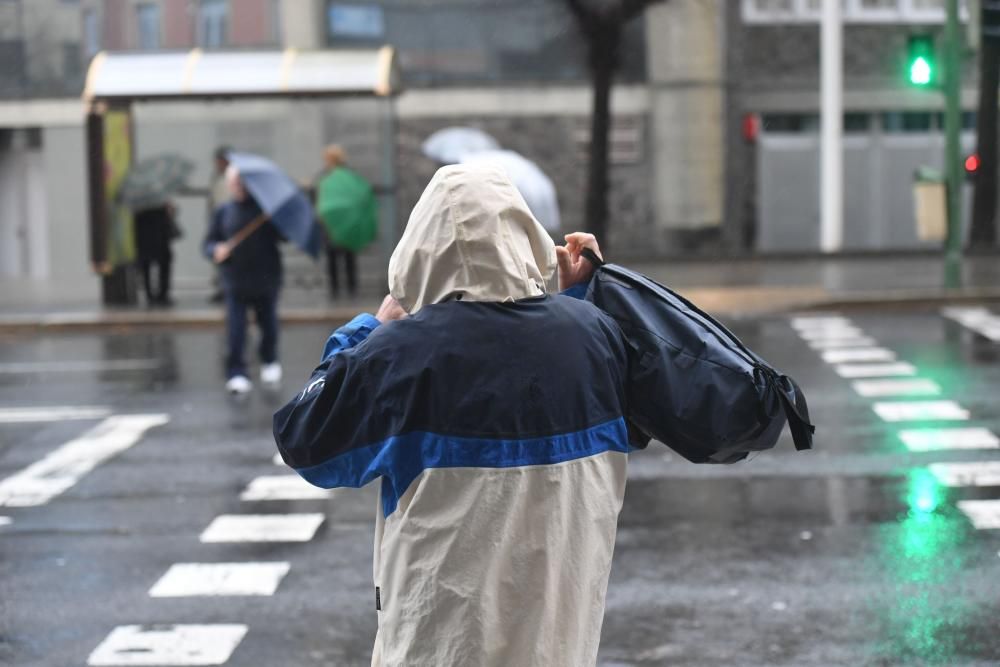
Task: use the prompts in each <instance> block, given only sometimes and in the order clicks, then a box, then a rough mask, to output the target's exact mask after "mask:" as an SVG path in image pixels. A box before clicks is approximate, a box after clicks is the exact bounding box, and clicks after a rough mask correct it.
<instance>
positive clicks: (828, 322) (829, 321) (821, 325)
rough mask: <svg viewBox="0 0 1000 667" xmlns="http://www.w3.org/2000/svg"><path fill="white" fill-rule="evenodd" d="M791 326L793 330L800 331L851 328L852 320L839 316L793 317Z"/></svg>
mask: <svg viewBox="0 0 1000 667" xmlns="http://www.w3.org/2000/svg"><path fill="white" fill-rule="evenodd" d="M791 325H792V328H793V329H800V330H803V331H805V330H814V329H832V328H836V327H841V328H843V327H849V326H852V323H851V320H849V319H847V318H846V317H841V316H839V315H818V316H816V317H808V316H802V317H793V318H792V320H791Z"/></svg>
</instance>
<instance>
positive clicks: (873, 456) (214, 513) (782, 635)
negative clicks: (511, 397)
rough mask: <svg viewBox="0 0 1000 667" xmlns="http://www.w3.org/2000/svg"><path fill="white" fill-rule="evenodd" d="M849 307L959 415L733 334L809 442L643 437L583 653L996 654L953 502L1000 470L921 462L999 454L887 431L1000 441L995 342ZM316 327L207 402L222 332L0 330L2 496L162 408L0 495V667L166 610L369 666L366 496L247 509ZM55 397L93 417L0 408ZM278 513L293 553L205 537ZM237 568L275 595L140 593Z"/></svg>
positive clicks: (56, 662) (995, 581) (980, 544)
mask: <svg viewBox="0 0 1000 667" xmlns="http://www.w3.org/2000/svg"><path fill="white" fill-rule="evenodd" d="M849 317H850V320H851V322H850V323H849V324H850V325H853V326H855V327H857V328H858V329H860V330H861V333H858V334H854V336H855V338H856V337H857V336H861V335H867V336H870V337H872V338H873V339H875V341H876V342H875V344H874V345H871V346H862V348H861V349H870V348H871V347H879V348H883V349H887V350H889V351H890V353H891V354H892V355H893V356H894V357H895V359H894V362H897V363H898V362H907V363H910V364H912V365H913V366H914V367H915V368H914V372H915V373H916V377H918V378H920V379H924V380H928V379H929V380H931V382H932V383H934V384H935V385H936V387H937V388H938V389H939V390H940V393H939V395H935V396H929V397H922V398H920V400H935V401H947V400H950V401H954V402H955V403H957V404H958V408H959V409H963V410H966V411H968V417H969V418H968V419H967V420H958V421H942V420H940V419H931V420H928V421H921V420H919V419H915V418H913V417H912V416H910V417H907V418H906V419H904V420H903V421H900V422H889V421H885V420H884V419H883V418H880V417H879V416H878V415H877V414H876V413H875V411H874V410H873V405H874V404H875V403H876V402H879V401H913V400H917V398H916V397H913V396H910V397H902V396H892V397H887V398H873V397H865V396H861V395H859V393H858V391H857V389H856V388H855V387H854V386H853V385H852V382H854V380H851V379H846V378H843V377H840V375H838V372H837V370H838V369H837V365H836V364H831V363H826V362H824V361H823V359H822V358H821V355H822V351H819V350H814V349H812V348H810V346H809V345H808V344H807V343H806V342H805V340H803V337H802V335H801V334H800V333H798V332H797V331H796V329H794V328H793V327H792V326H791V323H790V320H789V318H770V319H763V320H757V321H743V322H738V323H734V324H733V328H734V330H735V331H736V332H737V333H738V334H739V335H741V336H742V338H743V339H744V341H745V342H747V343H748V344H749V345H750V346H751V347H753V348H754V349H756V350H757V351H758V352H759V353H761V354H762V355H763V356H764V357H766V358H768V359H769V360H770V361H772V362H773V363H774V364H775V365H776V366H778V367H779V368H781V369H782V370H784V371H785V372H787V373H789V374H791V375H793V376H794V377H795V378H796V379H797V380H798V381H799V382H800V384H801V385H802V386H803V387H804V388H805V390H806V392H807V395H808V397H809V399H810V407H811V409H812V412H813V416H814V420H815V422H816V423H817V426H818V429H819V431H818V436H817V440H816V449H815V450H814V451H813V452H808V453H796V452H794V451H793V449H792V447H791V442H790V439H788V437H787V435H786V436H784V439H783V442H782V443H781V444H780V445H779V448H778V449H777V450H776V451H773V452H766V453H763V454H760V455H758V456H756V457H755V458H754V459H753V460H751V461H748V462H745V463H742V464H738V465H735V466H729V467H702V466H694V465H691V464H688V463H686V462H684V461H682V460H680V459H679V457H677V456H676V455H672V454H671V453H670V452H669V450H667V449H666V448H664V447H663V446H662V445H656V444H654V445H652V446H651V447H650V448H649V449H648V450H646V451H644V452H639V453H636V454H634V455H633V459H632V461H631V463H630V477H631V479H630V483H629V489H628V493H627V497H626V504H625V509H624V511H623V514H622V517H621V521H620V530H619V536H618V545H617V550H616V554H615V560H614V566H613V572H612V578H611V584H610V588H609V591H608V600H607V613H606V617H605V624H604V630H603V636H602V648H601V658H600V663H601V664H602V665H607V666H611V665H689V666H692V667H694V666H698V667H704V666H712V665H740V666H742V665H746V666H757V665H759V666H765V665H768V666H769V665H794V666H813V665H815V666H827V665H949V666H952V665H970V666H973V665H975V666H985V665H997V664H1000V530H996V529H991V528H988V527H981V528H977V527H976V525H974V522H973V521H972V519H971V518H970V516H971V515H970V513H969V510H963V507H965V508H968V507H970V506H969V505H962V504H961V503H963V502H964V501H975V500H980V501H981V500H990V499H998V500H1000V479H993V480H991V479H989V478H980V479H978V480H974V482H975V483H977V484H979V485H978V486H977V485H972V482H970V480H969V479H966V478H962V477H961V476H959V477H958V478H955V476H954V474H952V477H951V478H950V482H951V483H952V484H953V486H948V485H947V484H946V483H945V482H946V481H949V477H948V475H949V473H948V470H950V469H947V468H940V467H938V468H934V467H932V465H933V464H940V463H949V462H951V463H954V462H965V461H971V462H981V465H979V466H977V467H976V468H975V470H981V471H989V470H990V468H989V465H988V462H991V461H992V462H1000V449H996V448H991V447H983V446H982V445H983V444H984V443H983V442H979V446H977V447H975V448H968V449H965V448H963V449H955V448H945V449H933V450H930V451H914V450H917V449H920V447H919V446H918V445H919V443H918V445H913V444H912V442H911V445H910V446H907V445H905V444H904V443H903V441H902V440H901V439H900V436H899V434H900V432H901V431H919V432H921V433H923V434H924V437H925V438H932V439H933V438H935V437H937V436H938V435H939V434H940V431H939V430H938V429H941V428H948V429H955V428H960V429H966V431H965V434H966V436H968V437H970V438H979V440H980V441H981V440H982V438H983V437H984V436H983V432H982V431H979V432H977V433H978V436H977V435H976V434H975V433H970V432H969V431H967V429H972V428H980V429H986V430H988V431H989V432H992V433H1000V409H998V408H1000V406H998V403H997V388H1000V343H997V342H993V341H992V340H990V339H989V338H986V337H984V336H982V335H979V334H976V333H975V332H974V331H972V330H971V329H970V328H969V327H968V326H966V325H963V324H961V323H958V322H955V321H953V320H951V319H948V318H945V317H943V316H942V315H941V314H940V313H937V312H906V313H892V314H887V315H875V314H870V313H869V314H861V315H851V316H849ZM980 319H981V318H980ZM966 320H967V322H966V323H967V324H969V322H971V323H972V324H973V325H976V326H979V328H980V329H982V326H980V325H981V322H980V320H976V319H975V318H971V319H970V318H966ZM814 324H815V323H814ZM988 324H989V322H988V321H987V325H988ZM837 326H838V327H841V328H843V327H846V326H848V324H845V323H840V324H838V325H837ZM326 334H327V331H325V330H324V329H322V328H318V327H297V328H287V329H286V330H285V331H284V332H283V340H282V353H283V361H284V364H285V369H286V383H285V385H286V388H285V390H284V391H282V392H280V393H279V394H276V395H267V394H265V393H262V392H260V391H256V392H255V393H254V394H253V395H252V396H251V397H250V398H249V400H247V401H244V402H236V401H232V400H230V399H228V398H227V397H226V396H225V395H223V393H222V391H221V384H222V376H221V368H220V367H221V356H222V348H223V337H222V335H221V333H216V332H212V331H181V332H165V331H155V332H142V331H139V332H136V331H133V332H121V333H112V334H109V335H106V336H94V335H89V334H88V335H59V336H44V337H30V338H7V339H0V408H2V409H7V410H8V412H7V413H2V412H0V490H2V488H3V487H2V484H3V480H4V479H9V478H11V477H12V476H17V475H22V474H23V473H24V471H25V470H29V471H30V470H31V468H29V467H30V466H32V465H33V464H38V462H40V461H43V460H46V457H48V456H49V455H51V454H52V453H53V452H59V451H60V450H62V449H63V448H64V447H66V446H67V443H71V442H72V441H74V440H75V439H79V438H81V437H82V438H84V439H85V440H86V439H87V438H90V439H91V440H94V439H95V438H96V439H98V440H99V439H100V431H99V430H98V431H97V435H96V436H95V435H94V434H95V431H94V429H95V428H98V429H100V427H101V425H102V424H105V422H104V420H105V419H107V418H108V416H109V415H163V416H164V417H163V419H164V420H165V423H163V424H161V425H156V426H150V427H149V428H146V429H144V430H142V432H141V433H139V434H138V435H137V436H136V438H135V443H134V444H133V445H132V446H130V447H127V448H124V449H123V450H121V451H119V452H118V453H116V454H113V455H109V456H108V457H107V458H106V459H105V460H102V461H100V462H99V463H97V464H96V465H95V466H94V468H93V469H92V470H90V471H89V472H84V473H81V474H79V475H77V476H78V477H79V479H78V480H77V481H75V482H74V483H71V485H69V486H68V488H66V489H65V490H62V491H61V493H58V494H57V495H54V497H52V498H51V499H49V500H47V501H46V502H42V503H39V504H35V505H33V506H26V507H11V506H3V504H2V503H3V500H2V496H0V664H3V665H18V666H29V665H39V666H42V665H44V666H58V667H62V666H68V665H84V664H87V663H88V658H91V659H94V658H93V657H92V654H93V652H94V651H95V649H96V648H97V647H98V645H101V644H102V642H104V640H105V639H106V638H107V637H108V636H109V634H110V633H112V630H113V629H115V628H116V627H118V626H132V625H138V626H143V627H142V628H141V630H142V631H147V632H149V631H170V630H171V628H172V626H174V625H175V624H198V625H218V624H234V625H237V626H245V633H244V634H241V636H240V637H239V638H237V639H238V640H237V641H236V642H235V643H233V642H230V643H231V644H232V646H230V648H232V649H233V650H232V652H231V655H230V656H229V657H228V660H227V661H226V662H225V663H224V664H227V665H250V666H267V667H270V666H290V667H294V666H298V665H365V664H368V659H369V656H370V647H371V642H372V638H373V635H374V631H375V613H374V609H373V606H374V605H373V593H372V590H371V549H372V547H371V544H372V521H373V517H374V491H375V489H374V488H372V487H369V488H366V489H363V490H361V491H343V492H335V493H334V494H333V495H332V496H331V497H330V498H327V499H311V500H257V501H252V500H241V499H240V496H241V493H242V492H243V491H244V489H246V488H247V486H248V485H249V484H250V483H251V482H253V480H255V479H257V478H259V477H261V476H270V475H280V474H283V472H288V471H287V470H283V469H282V468H280V467H279V466H277V465H276V464H275V463H274V462H273V461H272V456H273V454H274V446H273V443H272V440H271V436H270V415H271V413H272V411H273V410H274V409H275V408H276V407H277V406H278V405H280V404H281V403H282V402H283V401H284V400H285V398H286V394H291V393H294V392H295V391H296V389H298V385H299V383H300V381H301V380H304V379H305V377H306V376H307V374H308V372H309V370H311V368H312V366H313V365H314V363H315V361H316V358H317V356H318V354H319V351H320V349H321V347H322V344H323V341H324V340H325V337H326ZM808 335H812V334H808ZM838 335H839V334H838ZM995 337H1000V336H995ZM844 349H846V348H844ZM876 354H878V353H876ZM864 363H868V364H870V363H878V362H864ZM882 388H883V389H884V384H883V385H882ZM899 391H902V390H899ZM58 406H61V407H77V408H79V407H81V406H103V407H107V408H108V409H109V413H108V414H107V415H105V414H97V413H95V414H92V415H86V414H81V415H77V417H79V418H65V419H59V420H53V418H54V417H55V416H57V413H56V412H54V411H49V413H48V414H43V415H41V416H38V415H35V414H34V413H25V414H21V415H20V416H18V415H17V414H15V413H12V412H10V409H12V408H18V407H34V408H53V407H58ZM939 407H940V406H939ZM953 407H954V406H951V407H950V408H949V407H947V406H946V408H945V409H951V408H953ZM62 416H63V417H73V415H65V414H64V415H62ZM15 419H21V420H24V421H19V422H15V421H14V420H15ZM936 434H937V435H936ZM911 437H914V436H912V435H911ZM955 437H956V438H959V436H955ZM959 439H960V438H959ZM111 440H113V438H112V439H111ZM102 442H104V444H105V445H107V444H108V442H110V440H108V439H107V438H105V441H102ZM963 442H964V440H963ZM112 444H113V443H112ZM951 444H952V445H953V446H954V443H951ZM965 444H966V445H968V444H969V443H965ZM972 444H976V443H975V442H973V443H972ZM986 444H989V443H988V442H986ZM55 456H56V457H58V456H60V454H58V453H57V454H55ZM935 470H937V474H935V473H934V471H935ZM961 470H965V469H961ZM78 472H79V471H78ZM49 481H51V480H49ZM36 500H37V498H36ZM9 504H10V501H8V505H9ZM980 507H983V506H980ZM985 507H986V511H988V510H989V506H985ZM980 511H983V510H982V509H981V510H980ZM292 513H310V514H314V513H320V514H322V515H323V516H324V517H325V520H324V522H323V524H322V525H321V526H320V527H319V529H318V530H317V531H316V533H315V535H314V536H312V537H311V539H307V541H303V542H296V543H204V542H202V541H200V540H199V536H200V535H202V533H203V531H204V530H205V528H206V527H207V526H208V525H209V524H210V523H212V521H213V520H214V519H215V518H216V517H218V516H220V515H225V514H235V515H247V514H268V515H280V514H292ZM986 521H988V517H987V518H986V519H983V518H982V517H980V520H979V522H980V523H983V522H986ZM247 562H269V563H288V572H287V574H286V575H285V576H284V578H283V579H281V580H280V582H279V583H278V585H277V587H276V590H275V591H274V593H273V595H267V594H264V595H256V596H242V597H233V596H217V597H155V598H154V597H151V596H150V595H149V592H150V589H151V588H152V587H153V585H154V584H156V583H157V582H158V581H159V580H160V578H161V577H162V576H163V575H164V573H165V572H167V570H168V569H169V568H170V567H171V566H172V565H173V564H176V563H247ZM240 632H242V631H240ZM209 643H214V644H215V645H216V646H219V645H221V644H225V643H226V642H225V641H221V640H220V641H214V642H213V640H209ZM175 644H176V642H175ZM119 655H124V656H125V658H123V659H122V660H124V662H120V663H117V664H140V663H138V662H133V663H129V662H127V661H128V660H135V659H138V658H137V656H138V657H139V658H141V657H142V655H143V653H142V651H135V650H133V651H125V652H124V653H120V654H119ZM147 657H148V656H147ZM177 660H180V658H176V659H175V662H174V663H172V664H195V663H193V662H190V661H189V662H188V663H183V662H177ZM96 662H100V661H99V660H96ZM108 664H112V663H108ZM142 664H171V663H167V662H163V663H149V662H147V663H142Z"/></svg>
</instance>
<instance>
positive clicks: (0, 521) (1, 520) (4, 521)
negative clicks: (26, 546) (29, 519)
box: [0, 516, 12, 526]
mask: <svg viewBox="0 0 1000 667" xmlns="http://www.w3.org/2000/svg"><path fill="white" fill-rule="evenodd" d="M11 523H12V521H11V519H10V517H9V516H0V526H9V525H10V524H11Z"/></svg>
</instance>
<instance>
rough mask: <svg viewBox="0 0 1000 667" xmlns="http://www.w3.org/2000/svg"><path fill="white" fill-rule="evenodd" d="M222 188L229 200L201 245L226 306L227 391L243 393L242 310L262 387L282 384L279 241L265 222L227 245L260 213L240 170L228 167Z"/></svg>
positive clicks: (247, 385) (246, 388) (246, 387)
mask: <svg viewBox="0 0 1000 667" xmlns="http://www.w3.org/2000/svg"><path fill="white" fill-rule="evenodd" d="M226 184H227V185H228V187H229V193H230V196H231V199H230V200H229V201H228V202H226V203H224V204H222V205H221V206H220V207H219V208H217V209H216V210H215V215H214V216H213V218H212V225H211V227H209V230H208V234H207V235H206V237H205V242H204V244H203V248H202V249H203V252H204V254H205V256H206V257H207V258H208V259H210V260H212V261H213V262H215V264H216V265H218V266H219V273H220V278H221V283H222V291H223V294H224V295H225V302H226V332H227V339H228V340H227V347H228V352H227V354H226V390H227V391H228V392H230V393H231V394H237V395H241V394H246V393H248V392H249V391H250V390H251V389H252V388H253V383H252V382H251V381H250V378H249V373H248V372H247V365H246V359H245V357H244V348H245V347H246V338H247V311H248V310H250V309H253V311H254V314H255V316H256V320H257V326H258V327H259V328H260V334H261V338H260V348H259V356H260V364H261V365H260V380H261V383H262V384H264V385H265V386H266V387H276V386H278V385H279V384H280V383H281V375H282V369H281V363H280V362H279V361H278V295H279V292H280V291H281V282H282V265H281V253H280V251H279V249H278V243H279V242H281V241H282V238H281V234H279V233H278V230H277V228H275V227H274V225H270V224H265V225H263V226H262V227H260V228H259V229H257V230H256V231H254V232H253V233H252V234H250V235H249V236H247V237H246V238H245V239H244V240H243V241H241V242H240V243H239V244H238V245H235V246H234V245H233V244H232V243H231V241H232V239H233V237H234V236H236V235H237V234H238V233H239V232H240V230H241V229H243V228H244V227H247V226H248V225H250V224H252V223H254V222H255V221H256V220H258V218H259V216H260V215H261V209H260V206H259V205H258V204H257V202H256V201H254V199H253V197H251V196H250V194H249V193H248V192H247V191H246V188H244V187H243V183H242V181H241V180H240V176H239V172H237V171H236V168H235V167H233V166H232V165H230V166H229V167H228V168H227V169H226Z"/></svg>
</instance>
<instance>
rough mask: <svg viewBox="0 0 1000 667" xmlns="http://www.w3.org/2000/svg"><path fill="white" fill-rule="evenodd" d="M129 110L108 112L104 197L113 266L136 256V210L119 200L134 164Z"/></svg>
mask: <svg viewBox="0 0 1000 667" xmlns="http://www.w3.org/2000/svg"><path fill="white" fill-rule="evenodd" d="M130 125H131V119H130V114H129V112H128V111H108V112H107V113H105V114H104V197H105V199H106V208H105V210H106V211H107V212H108V255H107V257H108V264H109V265H110V267H111V268H114V267H117V266H121V265H123V264H128V263H130V262H132V261H134V260H135V235H134V232H133V226H132V211H130V210H129V209H128V207H126V206H123V205H122V204H121V203H120V202H119V201H118V189H119V188H120V187H121V184H122V181H123V180H124V179H125V175H126V174H127V173H128V170H129V167H130V166H131V165H132V128H131V127H130Z"/></svg>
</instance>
